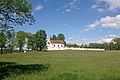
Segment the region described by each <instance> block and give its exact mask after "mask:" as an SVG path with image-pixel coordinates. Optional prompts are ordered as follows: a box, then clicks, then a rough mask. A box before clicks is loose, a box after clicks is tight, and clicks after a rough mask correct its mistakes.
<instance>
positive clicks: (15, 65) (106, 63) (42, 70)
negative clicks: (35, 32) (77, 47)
mask: <svg viewBox="0 0 120 80" xmlns="http://www.w3.org/2000/svg"><path fill="white" fill-rule="evenodd" d="M1 79H5V80H120V51H48V52H39V51H33V52H27V53H19V54H3V55H1V54H0V80H1Z"/></svg>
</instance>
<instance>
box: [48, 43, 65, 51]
mask: <svg viewBox="0 0 120 80" xmlns="http://www.w3.org/2000/svg"><path fill="white" fill-rule="evenodd" d="M64 47H65V45H64V44H62V43H51V42H47V49H48V50H59V49H62V48H64Z"/></svg>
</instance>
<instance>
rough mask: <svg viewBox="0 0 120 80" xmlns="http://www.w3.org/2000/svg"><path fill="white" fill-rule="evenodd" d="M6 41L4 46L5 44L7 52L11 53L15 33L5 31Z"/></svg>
mask: <svg viewBox="0 0 120 80" xmlns="http://www.w3.org/2000/svg"><path fill="white" fill-rule="evenodd" d="M6 39H7V41H6V44H7V47H8V48H9V52H10V53H12V51H13V47H14V40H15V32H13V31H7V32H6Z"/></svg>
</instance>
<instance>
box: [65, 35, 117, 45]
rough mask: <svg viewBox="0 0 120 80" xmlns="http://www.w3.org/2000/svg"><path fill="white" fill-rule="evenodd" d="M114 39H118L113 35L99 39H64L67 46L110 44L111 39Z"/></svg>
mask: <svg viewBox="0 0 120 80" xmlns="http://www.w3.org/2000/svg"><path fill="white" fill-rule="evenodd" d="M115 37H119V36H117V35H114V34H109V35H106V36H104V37H101V38H92V39H91V38H78V37H77V38H75V37H70V38H68V39H66V42H67V44H78V45H81V44H89V43H110V42H112V39H113V38H115Z"/></svg>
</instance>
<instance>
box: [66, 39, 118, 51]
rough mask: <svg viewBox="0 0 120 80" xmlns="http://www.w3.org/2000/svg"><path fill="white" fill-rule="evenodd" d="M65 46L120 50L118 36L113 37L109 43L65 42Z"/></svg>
mask: <svg viewBox="0 0 120 80" xmlns="http://www.w3.org/2000/svg"><path fill="white" fill-rule="evenodd" d="M67 47H75V48H78V47H79V48H101V49H105V50H120V38H114V39H113V40H112V41H111V42H110V43H89V44H82V45H77V44H67Z"/></svg>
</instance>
